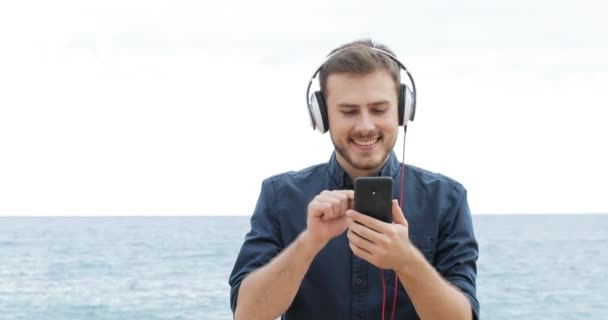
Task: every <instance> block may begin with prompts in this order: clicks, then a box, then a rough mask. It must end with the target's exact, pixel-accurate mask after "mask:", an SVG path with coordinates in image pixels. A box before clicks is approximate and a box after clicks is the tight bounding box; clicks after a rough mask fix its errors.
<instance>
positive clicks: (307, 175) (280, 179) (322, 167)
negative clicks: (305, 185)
mask: <svg viewBox="0 0 608 320" xmlns="http://www.w3.org/2000/svg"><path fill="white" fill-rule="evenodd" d="M326 171H327V163H319V164H315V165H311V166H309V167H306V168H304V169H301V170H297V171H294V170H291V171H285V172H281V173H278V174H275V175H272V176H270V177H268V178H266V179H264V182H265V183H273V184H277V183H278V184H282V185H284V184H292V183H296V184H299V183H302V182H306V181H309V180H318V179H320V178H321V177H324V176H325V173H326Z"/></svg>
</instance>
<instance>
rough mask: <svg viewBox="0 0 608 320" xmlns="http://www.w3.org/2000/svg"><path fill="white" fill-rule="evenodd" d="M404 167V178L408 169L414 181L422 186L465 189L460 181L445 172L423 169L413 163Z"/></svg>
mask: <svg viewBox="0 0 608 320" xmlns="http://www.w3.org/2000/svg"><path fill="white" fill-rule="evenodd" d="M406 168H407V169H406V179H407V173H408V170H409V172H410V173H412V174H413V176H414V178H415V180H416V182H417V183H418V184H419V185H421V186H423V187H424V188H428V187H448V188H452V189H454V190H456V191H464V190H465V188H464V186H463V185H462V184H461V183H460V182H458V181H457V180H455V179H453V178H451V177H449V176H447V175H445V174H442V173H439V172H434V171H430V170H428V169H423V168H421V167H417V166H414V165H406Z"/></svg>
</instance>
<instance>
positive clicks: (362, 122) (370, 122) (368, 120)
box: [355, 110, 376, 135]
mask: <svg viewBox="0 0 608 320" xmlns="http://www.w3.org/2000/svg"><path fill="white" fill-rule="evenodd" d="M375 126H376V125H375V123H374V119H373V117H372V115H371V114H370V112H369V111H367V110H365V111H362V112H361V113H360V114H359V119H358V120H357V124H356V126H355V129H356V131H357V132H359V133H361V134H363V135H365V134H368V133H370V132H372V131H374V127H375Z"/></svg>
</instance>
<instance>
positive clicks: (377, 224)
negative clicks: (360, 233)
mask: <svg viewBox="0 0 608 320" xmlns="http://www.w3.org/2000/svg"><path fill="white" fill-rule="evenodd" d="M346 216H347V217H349V218H351V219H353V220H354V221H356V222H359V223H360V224H362V225H364V226H366V227H368V228H370V229H373V230H375V231H377V232H380V233H385V232H383V231H385V230H386V229H387V228H388V227H389V225H388V223H385V222H383V221H380V220H378V219H375V218H372V217H370V216H368V215H365V214H362V213H359V212H357V211H355V210H348V211H346Z"/></svg>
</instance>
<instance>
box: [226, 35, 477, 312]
mask: <svg viewBox="0 0 608 320" xmlns="http://www.w3.org/2000/svg"><path fill="white" fill-rule="evenodd" d="M401 69H405V67H404V66H403V64H401V62H399V60H397V58H396V57H395V56H394V54H393V53H392V52H391V51H390V50H389V49H388V48H387V47H385V46H382V45H378V44H377V43H373V42H372V41H370V40H361V41H355V42H352V43H349V44H346V45H343V46H341V47H339V48H337V49H335V50H334V51H332V53H331V54H330V55H329V57H328V59H327V60H326V61H325V63H324V64H323V65H322V66H321V67H320V68H319V69H318V70H317V72H316V73H315V76H316V75H317V73H318V74H319V79H320V80H319V81H320V87H321V91H319V92H315V93H313V94H312V95H311V96H310V97H311V99H310V102H309V110H310V114H311V119H312V123H313V127H316V128H317V129H318V130H319V131H321V132H326V131H329V133H330V136H331V140H332V142H333V144H334V147H335V151H334V153H333V154H332V155H331V157H330V159H329V161H328V162H327V163H324V164H319V165H315V166H312V167H309V168H306V169H303V170H300V171H297V172H287V173H282V174H279V175H276V176H273V177H270V178H268V179H266V180H264V182H263V183H262V190H261V194H260V196H259V198H258V203H257V205H256V208H255V210H254V213H253V215H252V217H251V230H250V231H249V233H248V234H247V235H246V237H245V241H244V243H243V246H242V247H241V250H240V252H239V255H238V258H237V261H236V263H235V265H234V269H233V271H232V274H231V276H230V280H229V284H230V286H231V294H230V302H231V308H232V310H233V312H234V316H235V319H238V320H241V319H275V318H276V317H279V316H282V318H284V319H384V318H385V315H389V314H390V318H391V319H393V318H398V319H478V318H479V303H478V301H477V298H476V287H475V279H476V273H477V272H476V270H477V269H476V261H477V257H478V246H477V242H476V240H475V236H474V232H473V226H472V221H471V215H470V212H469V207H468V203H467V197H466V190H465V188H464V187H463V186H462V185H461V184H459V183H458V182H456V181H455V180H453V179H450V178H448V177H446V176H444V175H441V174H438V173H433V172H430V171H427V170H424V169H421V168H418V167H415V166H411V165H403V164H400V163H399V161H398V160H397V157H396V156H395V154H394V152H393V148H394V146H395V142H396V140H397V136H398V131H399V127H400V125H403V126H405V127H406V126H407V123H408V121H411V120H413V116H414V112H415V90H414V91H413V94H412V91H410V89H409V87H408V86H407V85H404V84H402V82H401V76H400V70H401ZM315 76H313V78H314V77H315ZM408 76H409V77H410V80H411V82H412V87H413V79H412V78H411V76H410V75H409V73H408ZM311 81H312V80H311ZM309 89H310V86H309ZM402 174H403V175H404V177H405V180H404V182H403V183H402V184H394V187H393V199H401V198H402V199H403V202H402V203H401V204H399V203H398V202H397V201H396V200H393V206H392V214H393V220H394V222H393V223H385V222H383V221H380V220H376V219H374V218H371V217H369V216H366V215H364V214H361V213H359V212H356V211H354V210H353V197H354V193H353V191H352V189H353V181H354V180H355V179H356V178H358V177H363V176H389V177H392V178H393V180H395V181H400V178H401V177H402ZM387 318H388V316H387Z"/></svg>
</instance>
